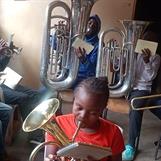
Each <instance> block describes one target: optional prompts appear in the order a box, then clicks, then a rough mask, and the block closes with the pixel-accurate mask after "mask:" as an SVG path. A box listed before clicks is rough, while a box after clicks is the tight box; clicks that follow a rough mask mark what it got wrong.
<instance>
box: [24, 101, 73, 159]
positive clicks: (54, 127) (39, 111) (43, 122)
mask: <svg viewBox="0 0 161 161" xmlns="http://www.w3.org/2000/svg"><path fill="white" fill-rule="evenodd" d="M59 104H60V103H59V100H58V99H56V98H53V99H48V100H46V101H44V102H42V103H41V104H40V105H38V106H37V107H36V108H35V109H34V110H33V111H32V112H31V113H30V114H29V115H28V116H27V118H26V119H25V121H24V122H23V126H22V128H23V130H24V131H25V132H31V131H35V130H37V129H43V130H45V131H46V132H48V133H50V134H51V135H53V136H55V137H56V138H57V142H44V143H41V144H40V145H38V146H37V147H36V148H35V149H34V150H33V151H32V153H31V155H30V158H29V161H34V158H35V156H36V154H37V152H38V151H39V150H40V149H41V148H42V147H43V146H44V145H47V144H54V145H57V146H58V147H62V146H65V145H68V144H69V143H70V142H71V141H69V139H68V137H67V136H66V134H65V133H64V132H63V131H62V130H61V128H60V127H59V125H58V124H57V122H56V121H55V120H54V119H51V118H52V117H53V116H54V114H55V112H56V111H57V109H58V108H59Z"/></svg>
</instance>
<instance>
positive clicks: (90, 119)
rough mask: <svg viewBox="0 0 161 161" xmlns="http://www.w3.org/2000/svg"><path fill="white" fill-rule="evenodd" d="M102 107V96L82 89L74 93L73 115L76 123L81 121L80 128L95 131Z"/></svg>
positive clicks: (103, 105) (103, 102)
mask: <svg viewBox="0 0 161 161" xmlns="http://www.w3.org/2000/svg"><path fill="white" fill-rule="evenodd" d="M104 107H106V102H105V100H104V99H103V97H102V95H99V94H93V93H90V92H88V91H87V90H86V89H85V88H84V87H80V88H79V89H78V91H77V92H76V93H75V98H74V104H73V114H74V115H75V117H76V121H82V126H81V127H82V128H89V129H95V128H96V126H97V125H98V123H99V122H98V120H99V116H100V115H101V113H102V111H103V109H104Z"/></svg>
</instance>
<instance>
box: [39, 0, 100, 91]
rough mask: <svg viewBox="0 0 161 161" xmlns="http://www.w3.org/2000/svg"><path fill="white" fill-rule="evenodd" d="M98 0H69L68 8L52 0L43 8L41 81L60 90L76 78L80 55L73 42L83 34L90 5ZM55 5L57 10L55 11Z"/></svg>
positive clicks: (68, 85)
mask: <svg viewBox="0 0 161 161" xmlns="http://www.w3.org/2000/svg"><path fill="white" fill-rule="evenodd" d="M96 1H97V0H81V1H80V0H71V8H69V6H68V5H67V4H66V3H65V2H63V1H53V2H51V3H50V4H49V5H48V7H47V10H46V17H45V19H46V22H45V26H44V35H43V43H42V53H41V71H40V76H41V81H42V83H43V84H44V85H45V86H47V87H48V88H50V89H53V90H63V89H66V88H69V87H70V86H71V85H72V83H73V82H74V81H75V79H76V77H77V72H78V66H79V59H78V58H77V56H76V54H75V53H74V52H73V50H74V49H73V48H72V47H71V44H72V42H73V41H74V39H75V38H76V37H80V38H83V37H84V35H85V33H86V26H87V22H88V19H89V16H90V12H91V8H92V6H93V5H94V3H95V2H96ZM56 9H59V11H60V13H61V14H62V15H61V14H59V15H58V14H56V11H57V10H56Z"/></svg>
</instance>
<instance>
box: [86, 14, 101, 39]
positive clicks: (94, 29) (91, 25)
mask: <svg viewBox="0 0 161 161" xmlns="http://www.w3.org/2000/svg"><path fill="white" fill-rule="evenodd" d="M100 29H101V20H100V18H99V16H98V15H93V16H91V17H89V20H88V24H87V33H86V36H89V37H92V36H94V35H97V34H98V33H99V31H100Z"/></svg>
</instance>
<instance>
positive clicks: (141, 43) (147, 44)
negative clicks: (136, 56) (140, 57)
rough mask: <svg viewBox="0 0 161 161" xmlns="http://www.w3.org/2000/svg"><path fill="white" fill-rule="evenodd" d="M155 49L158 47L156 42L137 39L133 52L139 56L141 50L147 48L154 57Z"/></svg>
mask: <svg viewBox="0 0 161 161" xmlns="http://www.w3.org/2000/svg"><path fill="white" fill-rule="evenodd" d="M157 47H158V43H157V42H153V41H147V40H142V39H138V41H137V44H136V48H135V52H136V53H140V54H141V53H142V50H143V49H147V48H148V49H149V50H150V51H151V53H152V55H154V54H155V53H156V50H157Z"/></svg>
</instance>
